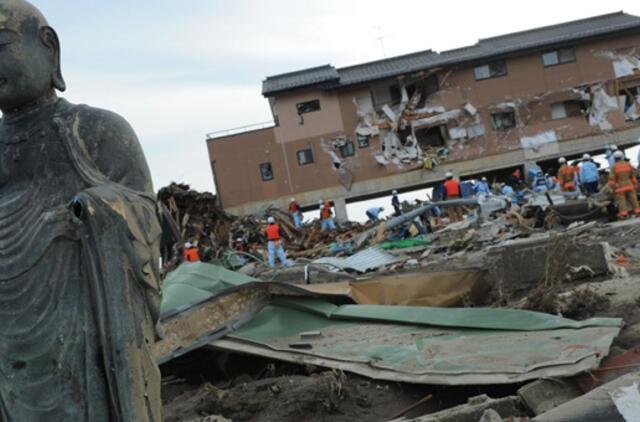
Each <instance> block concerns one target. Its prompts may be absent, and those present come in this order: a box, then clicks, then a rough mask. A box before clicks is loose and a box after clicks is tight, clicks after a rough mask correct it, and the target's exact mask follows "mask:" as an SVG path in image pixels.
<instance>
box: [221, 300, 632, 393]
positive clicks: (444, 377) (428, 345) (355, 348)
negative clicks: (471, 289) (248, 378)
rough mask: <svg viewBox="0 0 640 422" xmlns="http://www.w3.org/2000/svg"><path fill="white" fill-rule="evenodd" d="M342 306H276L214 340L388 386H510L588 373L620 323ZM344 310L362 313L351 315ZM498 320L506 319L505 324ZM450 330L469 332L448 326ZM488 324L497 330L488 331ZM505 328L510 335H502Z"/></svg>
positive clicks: (292, 303)
mask: <svg viewBox="0 0 640 422" xmlns="http://www.w3.org/2000/svg"><path fill="white" fill-rule="evenodd" d="M344 308H345V307H336V306H333V305H329V304H326V303H324V302H321V301H308V300H304V301H300V300H295V301H288V300H278V301H277V304H273V305H269V306H266V307H265V308H263V309H262V311H260V313H259V314H258V315H256V316H255V317H254V318H253V319H252V320H251V321H249V322H248V323H246V324H245V325H244V326H242V327H241V328H240V329H238V330H237V331H235V332H234V333H233V334H231V335H230V336H229V341H231V342H232V343H225V341H224V340H222V344H221V345H220V347H223V348H226V349H227V350H235V351H237V352H243V353H253V354H257V355H259V356H266V357H272V358H280V359H283V360H287V361H290V362H298V363H302V362H305V363H310V364H316V365H320V366H327V367H331V368H339V369H346V370H349V371H353V372H356V373H360V374H362V375H365V376H371V377H373V378H377V379H387V380H391V381H394V380H395V381H405V382H416V383H426V384H447V385H463V384H493V383H516V382H522V381H526V380H529V379H536V378H540V377H547V376H548V377H554V376H571V375H575V374H576V373H579V372H581V371H586V370H589V369H593V368H595V367H597V366H598V364H599V361H600V359H601V358H602V357H603V356H606V354H607V352H608V349H609V346H610V344H611V341H612V340H613V338H614V337H615V336H616V335H617V333H618V332H619V326H620V324H621V320H620V319H606V318H602V319H592V320H590V321H589V322H588V323H587V324H586V325H587V326H586V327H585V328H580V329H575V328H563V327H567V326H571V325H574V324H571V323H572V322H573V323H575V321H571V320H567V319H562V318H556V317H553V316H551V315H545V314H536V313H534V312H526V311H513V312H506V313H505V312H501V311H500V310H489V309H487V310H480V311H482V312H481V314H484V315H481V318H478V319H474V316H478V315H479V313H478V312H475V311H476V310H474V309H453V310H452V309H444V311H447V312H444V313H439V312H436V313H432V312H431V311H432V309H430V308H421V311H420V312H416V313H414V314H413V315H406V311H407V310H409V309H415V308H404V307H397V306H366V307H363V306H362V305H356V306H354V307H351V308H352V309H346V310H345V309H344ZM346 308H349V307H346ZM353 308H355V309H359V310H361V312H353V311H354V309H353ZM332 309H333V311H332ZM419 309H420V308H419ZM347 311H349V312H347ZM392 311H397V312H392ZM348 313H351V314H352V315H350V316H349V317H348V319H332V317H335V316H336V314H341V317H344V315H345V314H348ZM358 313H359V314H361V315H364V314H366V315H367V316H366V318H364V320H363V319H361V318H359V317H356V316H355V315H354V314H358ZM392 313H393V315H392ZM372 314H375V315H372ZM403 314H404V315H403ZM326 315H330V316H332V317H328V316H326ZM445 315H450V316H451V320H450V321H446V320H445ZM427 316H430V317H431V318H432V319H433V320H434V321H437V322H438V324H440V325H441V326H432V325H427V324H425V323H424V322H422V323H421V324H420V325H417V324H407V323H404V324H399V323H398V321H403V322H406V321H407V320H410V319H420V320H423V321H424V320H425V318H427ZM463 316H464V317H463ZM505 318H506V319H508V320H512V321H511V322H509V321H504V320H503V319H505ZM390 319H391V320H393V321H395V322H389V320H390ZM454 323H458V324H461V325H462V326H463V327H474V328H460V327H455V326H453V324H454ZM527 323H530V324H533V325H538V326H541V327H543V328H544V329H543V330H540V331H532V330H530V329H529V327H525V324H527ZM445 325H447V326H445ZM614 325H615V326H614ZM492 326H497V327H499V329H488V328H487V327H492ZM507 326H512V327H516V328H515V329H512V330H506V329H504V328H505V327H507ZM480 327H482V328H480ZM309 331H318V332H320V333H321V335H320V336H319V337H313V338H307V339H302V338H301V336H300V334H301V333H304V332H309ZM300 343H304V344H307V345H308V347H306V348H304V349H299V348H298V347H296V344H298V345H299V344H300ZM213 344H214V346H216V345H217V343H213ZM292 345H293V347H292ZM256 347H257V348H256ZM278 353H280V354H278ZM314 359H315V360H314Z"/></svg>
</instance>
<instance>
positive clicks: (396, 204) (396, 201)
mask: <svg viewBox="0 0 640 422" xmlns="http://www.w3.org/2000/svg"><path fill="white" fill-rule="evenodd" d="M391 195H392V196H391V206H392V207H393V215H395V216H396V217H399V216H401V215H402V209H401V208H400V198H398V191H397V190H395V189H394V190H393V191H392V192H391Z"/></svg>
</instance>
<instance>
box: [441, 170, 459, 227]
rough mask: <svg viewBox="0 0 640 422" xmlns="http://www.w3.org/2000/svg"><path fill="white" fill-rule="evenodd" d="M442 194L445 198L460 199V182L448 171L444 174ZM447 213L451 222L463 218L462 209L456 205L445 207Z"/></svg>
mask: <svg viewBox="0 0 640 422" xmlns="http://www.w3.org/2000/svg"><path fill="white" fill-rule="evenodd" d="M444 177H445V179H446V180H445V181H444V183H443V186H444V194H445V199H446V200H453V199H460V182H458V181H457V180H455V179H454V178H453V173H451V172H450V171H449V172H447V173H446V174H445V175H444ZM447 215H448V216H449V220H450V221H451V222H454V223H455V222H457V221H462V220H464V216H463V214H462V209H461V208H460V207H458V206H450V207H448V208H447Z"/></svg>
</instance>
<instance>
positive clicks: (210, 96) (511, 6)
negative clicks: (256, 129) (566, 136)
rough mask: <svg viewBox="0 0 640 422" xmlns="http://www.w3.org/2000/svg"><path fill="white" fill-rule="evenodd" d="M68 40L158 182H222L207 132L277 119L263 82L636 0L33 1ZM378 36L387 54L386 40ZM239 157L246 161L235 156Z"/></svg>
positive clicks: (88, 92) (80, 99)
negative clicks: (134, 136)
mask: <svg viewBox="0 0 640 422" xmlns="http://www.w3.org/2000/svg"><path fill="white" fill-rule="evenodd" d="M33 3H34V4H35V5H36V6H38V7H39V8H40V9H41V10H42V11H43V12H44V13H45V15H46V16H47V17H48V19H49V22H50V24H51V25H52V26H53V27H54V28H55V29H56V30H57V31H58V34H59V35H60V38H61V42H62V59H63V73H64V76H65V79H66V82H67V86H68V88H69V89H68V91H67V92H66V93H65V94H64V96H65V97H66V98H68V99H69V100H71V101H72V102H75V103H85V104H90V105H93V106H97V107H102V108H107V109H111V110H113V111H115V112H117V113H119V114H121V115H123V116H124V117H125V118H127V119H128V120H129V122H130V123H131V124H132V125H133V127H134V128H135V130H136V132H137V133H138V137H139V138H140V141H141V142H142V146H143V148H144V150H145V152H146V155H147V160H148V161H149V165H150V167H151V172H152V175H153V180H154V184H155V187H156V188H160V187H162V186H164V185H166V184H168V183H169V182H170V181H179V182H186V183H189V184H190V185H192V186H193V187H194V188H196V189H199V190H209V191H213V190H214V185H213V180H212V176H211V169H210V166H209V161H208V156H207V150H206V144H205V134H206V133H208V132H212V131H216V130H221V129H228V128H233V127H238V126H244V125H248V124H252V123H258V122H264V121H267V120H270V118H271V115H270V112H269V108H268V104H267V101H266V100H265V99H264V98H263V97H262V96H261V95H260V92H261V82H262V80H263V79H264V78H265V77H266V76H269V75H273V74H278V73H284V72H289V71H293V70H298V69H301V68H305V67H311V66H317V65H322V64H327V63H330V64H333V65H335V66H345V65H350V64H356V63H360V62H365V61H370V60H377V59H381V58H383V57H384V52H386V55H387V56H394V55H399V54H405V53H410V52H414V51H419V50H426V49H433V50H436V51H441V50H446V49H451V48H456V47H461V46H464V45H468V44H473V43H474V42H476V40H477V39H478V38H484V37H490V36H494V35H500V34H504V33H508V32H514V31H519V30H524V29H529V28H533V27H537V26H543V25H549V24H554V23H559V22H564V21H569V20H574V19H580V18H585V17H589V16H593V15H598V14H604V13H611V12H616V11H620V10H624V11H625V12H627V13H632V14H635V15H640V1H638V0H624V1H622V0H620V1H618V0H611V1H608V2H579V3H577V2H561V1H557V0H555V1H546V0H538V1H530V2H505V1H490V0H485V1H482V2H479V1H458V2H447V1H440V2H435V1H425V0H416V1H402V0H397V1H394V2H389V1H375V0H366V1H365V0H362V1H360V0H354V1H348V0H322V1H305V0H269V1H258V0H253V1H242V0H235V1H230V0H229V1H221V0H182V1H176V0H127V1H125V0H64V1H61V0H33ZM380 37H382V42H383V43H384V50H383V48H382V45H381V43H380V41H379V38H380ZM238 165H242V163H238Z"/></svg>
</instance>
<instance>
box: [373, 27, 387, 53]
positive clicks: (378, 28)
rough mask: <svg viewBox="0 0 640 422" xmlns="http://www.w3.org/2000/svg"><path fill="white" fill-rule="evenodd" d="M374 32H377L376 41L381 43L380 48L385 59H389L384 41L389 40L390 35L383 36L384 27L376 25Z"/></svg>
mask: <svg viewBox="0 0 640 422" xmlns="http://www.w3.org/2000/svg"><path fill="white" fill-rule="evenodd" d="M373 30H374V31H376V33H377V35H378V36H377V37H375V38H374V39H375V40H377V41H378V42H379V43H380V48H381V49H382V55H383V56H384V58H385V59H386V58H387V51H386V49H385V48H384V39H385V38H388V37H389V35H388V34H387V35H382V27H381V26H380V25H376V26H374V27H373Z"/></svg>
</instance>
